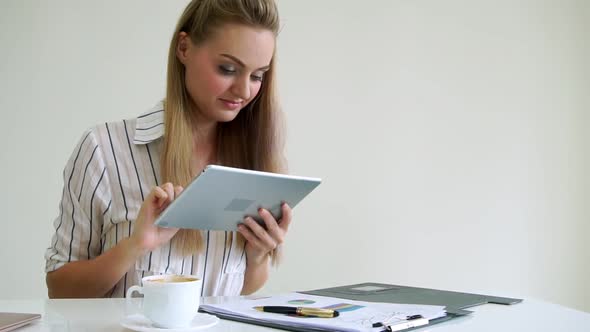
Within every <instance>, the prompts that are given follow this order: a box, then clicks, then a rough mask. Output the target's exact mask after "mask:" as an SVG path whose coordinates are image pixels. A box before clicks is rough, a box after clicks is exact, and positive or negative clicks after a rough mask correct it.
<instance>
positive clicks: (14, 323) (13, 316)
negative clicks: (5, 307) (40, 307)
mask: <svg viewBox="0 0 590 332" xmlns="http://www.w3.org/2000/svg"><path fill="white" fill-rule="evenodd" d="M39 318H41V315H39V314H30V313H14V312H0V332H7V331H12V330H14V329H17V328H19V327H21V326H24V325H27V324H29V323H31V322H33V321H34V320H37V319H39Z"/></svg>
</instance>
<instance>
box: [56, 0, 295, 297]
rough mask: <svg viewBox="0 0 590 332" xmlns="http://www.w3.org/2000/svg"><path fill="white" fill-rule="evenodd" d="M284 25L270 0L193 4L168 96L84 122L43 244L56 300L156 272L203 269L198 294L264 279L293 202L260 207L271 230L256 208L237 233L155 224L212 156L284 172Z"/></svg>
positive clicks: (175, 52)
mask: <svg viewBox="0 0 590 332" xmlns="http://www.w3.org/2000/svg"><path fill="white" fill-rule="evenodd" d="M278 28H279V19H278V12H277V8H276V4H275V3H274V1H273V0H194V1H192V2H191V3H190V4H189V5H188V6H187V8H186V9H185V11H184V13H183V14H182V16H181V18H180V20H179V22H178V24H177V27H176V30H175V32H174V35H173V38H172V42H171V44H170V52H169V58H168V79H167V88H166V99H165V100H164V102H162V103H160V104H158V105H156V106H155V107H154V108H153V109H152V110H150V111H149V112H146V113H144V114H142V115H140V116H139V117H137V118H136V119H131V120H124V121H122V122H117V123H106V124H103V125H99V126H96V127H94V128H92V129H90V130H88V131H87V132H86V133H85V134H84V135H83V138H82V139H81V141H80V142H79V143H78V146H77V147H76V149H75V150H74V153H73V154H72V157H71V158H70V160H69V161H68V163H67V165H66V167H65V170H64V190H63V196H62V200H61V204H60V215H59V217H58V218H57V219H56V220H55V223H54V224H55V229H56V231H55V235H54V236H53V238H52V242H51V247H50V248H49V249H48V250H47V252H46V254H45V258H46V272H47V277H46V281H47V287H48V292H49V296H50V297H51V298H54V297H103V296H111V297H122V296H125V295H124V294H125V291H126V290H127V288H128V287H130V286H132V285H134V284H139V283H140V280H141V278H142V277H144V276H148V275H153V274H191V275H197V276H200V277H201V278H203V291H202V295H203V296H212V295H238V294H250V293H252V292H254V291H256V290H258V289H259V288H260V287H262V285H263V284H264V283H265V281H266V279H267V277H268V272H269V264H270V262H271V261H272V263H277V261H278V259H279V256H280V255H279V247H278V246H280V244H281V243H282V242H283V240H284V237H285V235H286V233H287V230H288V227H289V224H290V221H291V209H290V207H289V206H287V205H286V204H283V207H282V214H283V217H282V219H281V220H279V221H277V220H275V219H274V217H273V216H272V215H271V214H270V213H269V212H268V211H266V210H260V211H259V214H260V216H261V218H263V219H264V222H265V224H266V229H265V228H263V227H261V226H260V225H258V224H257V223H256V222H255V221H254V220H253V219H252V218H246V219H244V222H243V224H241V225H240V226H239V231H238V232H220V231H195V230H177V229H164V228H159V227H157V226H155V225H154V224H153V223H154V220H155V218H156V217H157V216H158V215H159V213H160V212H161V211H163V210H164V209H165V208H166V207H167V206H168V204H170V202H171V201H173V200H174V198H175V197H176V196H178V195H179V194H180V193H181V192H182V190H183V187H184V186H186V185H187V184H188V183H189V182H190V181H191V180H192V179H193V178H194V177H195V176H196V175H197V174H199V173H200V171H201V170H202V169H203V168H204V167H205V166H206V165H208V164H222V165H227V166H233V167H241V168H248V169H255V170H262V171H269V172H284V171H285V165H284V161H283V158H282V148H283V145H282V142H281V135H282V130H281V128H280V124H281V119H280V112H279V109H278V105H277V102H276V100H275V91H274V89H275V88H274V70H275V61H274V54H275V39H276V36H277V33H278ZM151 188H153V189H151ZM150 189H151V192H150Z"/></svg>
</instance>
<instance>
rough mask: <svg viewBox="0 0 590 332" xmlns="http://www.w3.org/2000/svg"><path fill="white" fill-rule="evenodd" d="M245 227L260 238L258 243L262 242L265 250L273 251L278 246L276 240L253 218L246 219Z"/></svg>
mask: <svg viewBox="0 0 590 332" xmlns="http://www.w3.org/2000/svg"><path fill="white" fill-rule="evenodd" d="M244 225H246V226H248V228H249V230H250V232H252V233H253V234H254V236H256V238H258V241H260V243H261V244H262V246H263V248H264V249H266V250H272V249H274V248H275V247H276V246H277V244H276V241H275V239H273V238H272V237H271V236H270V234H268V232H267V231H266V230H265V229H264V228H263V227H262V226H260V224H258V222H256V220H254V219H253V218H252V217H246V219H244Z"/></svg>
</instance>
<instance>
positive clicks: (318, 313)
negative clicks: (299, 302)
mask: <svg viewBox="0 0 590 332" xmlns="http://www.w3.org/2000/svg"><path fill="white" fill-rule="evenodd" d="M254 309H256V310H258V311H263V312H271V313H275V314H283V315H297V316H305V317H320V318H333V317H338V315H339V314H340V313H339V312H338V311H336V310H332V309H322V308H307V307H284V306H264V307H254Z"/></svg>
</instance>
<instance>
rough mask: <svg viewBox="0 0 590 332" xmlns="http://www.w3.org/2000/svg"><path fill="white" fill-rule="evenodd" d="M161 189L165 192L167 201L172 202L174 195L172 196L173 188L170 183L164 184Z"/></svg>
mask: <svg viewBox="0 0 590 332" xmlns="http://www.w3.org/2000/svg"><path fill="white" fill-rule="evenodd" d="M162 189H164V191H166V193H167V194H168V201H169V202H171V201H173V200H174V198H175V195H174V186H173V185H172V183H170V182H166V183H164V184H163V185H162Z"/></svg>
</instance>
